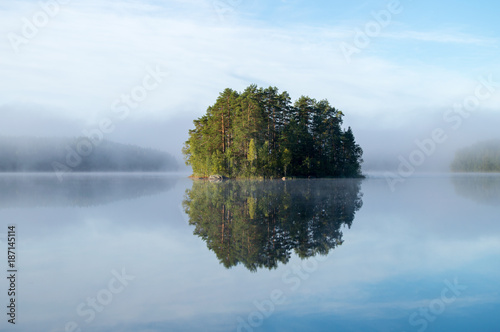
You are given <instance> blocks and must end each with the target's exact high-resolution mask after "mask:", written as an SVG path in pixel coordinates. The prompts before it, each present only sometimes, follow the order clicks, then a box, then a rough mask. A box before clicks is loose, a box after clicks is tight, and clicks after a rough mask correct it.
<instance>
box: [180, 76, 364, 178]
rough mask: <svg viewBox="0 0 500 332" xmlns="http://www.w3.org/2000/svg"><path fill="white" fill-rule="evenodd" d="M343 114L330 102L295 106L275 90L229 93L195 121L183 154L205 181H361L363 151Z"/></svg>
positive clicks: (305, 100)
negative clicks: (344, 123)
mask: <svg viewBox="0 0 500 332" xmlns="http://www.w3.org/2000/svg"><path fill="white" fill-rule="evenodd" d="M342 116H343V113H342V112H341V111H339V110H337V109H335V108H334V107H332V106H330V104H329V102H328V101H327V100H321V101H316V100H315V99H311V98H309V97H304V96H302V97H300V98H299V99H298V100H297V101H296V102H295V103H294V104H293V105H292V103H291V100H290V96H289V95H288V93H287V92H282V93H279V92H278V89H277V88H275V87H269V88H267V89H263V88H258V87H257V86H256V85H250V86H249V87H247V88H246V89H245V90H244V91H243V92H242V93H239V92H236V91H233V90H231V89H226V90H224V91H223V92H222V93H221V94H220V95H219V97H218V98H217V100H216V102H215V104H214V105H212V106H210V107H208V109H207V113H206V114H205V115H203V116H202V117H201V118H199V119H197V120H195V121H194V125H195V128H194V129H193V130H190V131H189V139H188V140H187V141H186V143H185V145H184V149H183V153H184V155H185V159H186V164H187V165H191V166H192V168H193V173H194V175H195V176H202V177H206V176H209V175H210V174H213V173H214V172H216V173H219V174H222V175H224V176H227V177H264V178H276V177H282V176H316V177H328V176H332V177H359V176H361V166H360V165H361V162H362V159H361V157H362V154H363V150H362V149H361V148H360V147H359V145H357V144H356V142H355V139H354V135H353V133H352V130H351V128H349V129H347V130H342V128H341V125H342Z"/></svg>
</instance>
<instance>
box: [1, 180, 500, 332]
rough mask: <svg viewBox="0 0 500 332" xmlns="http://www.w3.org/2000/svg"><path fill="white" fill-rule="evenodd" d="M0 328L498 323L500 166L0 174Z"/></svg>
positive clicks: (484, 326)
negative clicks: (255, 173)
mask: <svg viewBox="0 0 500 332" xmlns="http://www.w3.org/2000/svg"><path fill="white" fill-rule="evenodd" d="M9 225H15V226H16V228H15V229H16V259H15V264H16V266H15V268H16V269H17V272H16V280H15V288H16V297H15V303H16V318H15V322H16V325H15V327H14V326H12V325H11V324H9V323H8V321H7V320H8V319H10V317H9V316H8V315H6V314H7V312H8V310H9V309H8V308H7V305H9V303H10V302H9V301H10V298H11V296H8V288H9V281H8V280H7V278H5V279H4V281H3V282H0V284H1V288H2V289H3V290H2V292H1V294H0V303H1V307H2V308H4V309H3V311H4V313H3V314H2V317H3V318H2V320H1V322H0V330H1V331H54V332H55V331H148V332H150V331H407V332H410V331H483V332H485V331H499V330H500V315H499V314H498V313H500V293H499V291H500V282H499V280H500V176H496V175H426V176H415V177H412V178H409V179H407V180H406V181H405V182H404V183H399V184H398V185H397V187H396V190H395V191H391V188H390V187H389V185H388V184H387V181H386V180H385V179H384V178H383V177H378V176H376V175H372V176H369V177H368V178H367V179H364V180H340V179H329V180H316V179H315V180H293V181H286V182H283V181H268V182H256V181H228V182H224V183H208V182H204V181H195V182H193V181H192V180H190V179H188V178H186V176H185V175H175V174H172V175H164V174H163V175H158V174H149V175H123V174H122V175H119V174H117V175H93V176H89V175H79V176H77V175H73V176H66V177H65V178H64V180H63V181H62V182H59V181H58V179H57V178H56V177H55V176H53V175H45V176H36V175H29V176H19V175H2V176H0V248H2V249H1V250H0V251H1V252H4V255H3V258H1V257H0V262H1V263H0V266H1V267H2V269H3V270H4V275H6V276H7V277H8V276H9V273H8V272H7V269H8V267H7V247H8V243H7V242H8V241H7V231H8V226H9Z"/></svg>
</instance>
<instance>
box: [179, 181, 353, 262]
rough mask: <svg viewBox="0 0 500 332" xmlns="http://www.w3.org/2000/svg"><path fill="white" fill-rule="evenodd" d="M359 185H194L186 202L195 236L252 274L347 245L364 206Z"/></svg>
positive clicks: (319, 182)
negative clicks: (345, 232)
mask: <svg viewBox="0 0 500 332" xmlns="http://www.w3.org/2000/svg"><path fill="white" fill-rule="evenodd" d="M360 188H361V180H359V179H324V180H319V179H318V180H292V181H250V180H242V181H225V182H220V183H211V182H207V181H195V182H194V183H193V186H192V188H191V189H190V190H187V191H186V196H185V199H184V201H183V206H184V209H185V212H186V213H187V214H188V216H189V223H190V224H191V225H194V226H195V230H194V234H196V235H198V236H199V237H201V238H202V239H203V240H204V241H205V242H206V243H207V247H208V248H209V249H210V250H213V251H214V252H215V253H216V255H217V257H218V258H219V260H220V262H221V263H222V264H223V265H224V266H225V267H226V268H230V267H233V266H236V265H238V264H240V263H241V264H243V265H244V266H245V267H246V268H247V269H249V270H250V271H257V269H258V268H264V267H265V268H268V269H273V268H276V267H277V266H278V263H279V262H281V263H283V264H286V263H287V262H288V261H289V259H290V257H291V252H292V250H293V251H295V253H296V254H297V255H298V256H299V257H301V258H307V257H312V256H315V255H317V254H320V255H326V254H328V252H329V251H330V250H331V249H334V248H335V247H336V246H338V245H341V244H342V243H343V240H342V231H341V227H342V226H343V225H345V226H347V227H350V226H351V224H352V222H353V220H354V215H355V213H356V211H358V210H359V209H360V208H361V206H362V204H363V202H362V199H361V197H362V193H361V192H360Z"/></svg>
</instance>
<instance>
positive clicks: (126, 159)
mask: <svg viewBox="0 0 500 332" xmlns="http://www.w3.org/2000/svg"><path fill="white" fill-rule="evenodd" d="M176 169H177V162H176V161H175V159H174V158H173V157H172V156H171V155H169V154H167V153H165V152H162V151H157V150H152V149H145V148H141V147H138V146H134V145H127V144H121V143H115V142H111V141H107V140H103V141H101V142H98V144H97V143H96V144H91V142H90V140H89V139H87V138H84V137H80V138H38V137H0V172H54V171H56V172H69V171H72V172H129V171H169V170H170V171H172V170H176Z"/></svg>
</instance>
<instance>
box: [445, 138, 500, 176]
mask: <svg viewBox="0 0 500 332" xmlns="http://www.w3.org/2000/svg"><path fill="white" fill-rule="evenodd" d="M451 170H452V171H453V172H500V140H492V141H486V142H480V143H476V144H474V145H472V146H470V147H467V148H464V149H461V150H459V151H458V152H457V153H456V155H455V159H454V160H453V162H452V164H451Z"/></svg>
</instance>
